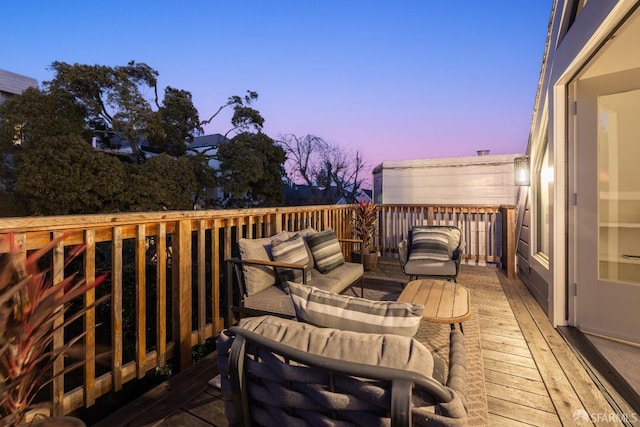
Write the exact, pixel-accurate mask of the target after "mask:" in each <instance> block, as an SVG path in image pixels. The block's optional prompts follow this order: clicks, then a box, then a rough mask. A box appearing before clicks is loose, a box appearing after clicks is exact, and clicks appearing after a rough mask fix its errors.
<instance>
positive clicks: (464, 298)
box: [398, 279, 471, 332]
mask: <svg viewBox="0 0 640 427" xmlns="http://www.w3.org/2000/svg"><path fill="white" fill-rule="evenodd" d="M398 301H400V302H409V303H413V304H422V305H424V313H423V315H422V319H423V320H426V321H427V322H433V323H449V324H450V325H451V329H455V324H456V323H459V324H460V330H461V331H462V322H463V321H465V320H467V319H469V317H471V310H470V305H469V290H468V289H467V288H465V287H464V286H461V285H458V284H456V283H454V282H448V281H444V280H437V279H422V280H413V281H411V282H409V283H407V286H405V288H404V289H403V290H402V293H401V294H400V296H399V297H398ZM463 332H464V331H463Z"/></svg>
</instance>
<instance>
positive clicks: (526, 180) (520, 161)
mask: <svg viewBox="0 0 640 427" xmlns="http://www.w3.org/2000/svg"><path fill="white" fill-rule="evenodd" d="M513 168H514V169H513V171H514V175H513V176H514V181H515V182H514V185H521V186H527V185H529V184H530V176H531V171H530V169H529V156H522V157H516V158H515V159H513Z"/></svg>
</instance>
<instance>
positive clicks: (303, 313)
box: [288, 282, 424, 337]
mask: <svg viewBox="0 0 640 427" xmlns="http://www.w3.org/2000/svg"><path fill="white" fill-rule="evenodd" d="M288 285H289V294H290V296H291V300H292V301H293V307H294V309H295V312H296V317H297V319H298V321H301V322H305V323H310V324H312V325H315V326H319V327H323V328H336V329H340V330H343V331H354V332H366V333H375V334H395V335H403V336H407V337H412V336H414V335H415V334H416V332H418V327H419V326H420V321H421V320H422V313H423V312H424V306H423V305H418V304H410V303H404V302H397V301H372V300H368V299H364V298H358V297H354V296H348V295H339V294H335V293H333V292H327V291H323V290H321V289H318V288H315V287H313V286H308V285H303V284H301V283H294V282H289V283H288Z"/></svg>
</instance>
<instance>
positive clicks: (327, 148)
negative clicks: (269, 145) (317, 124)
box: [278, 134, 365, 204]
mask: <svg viewBox="0 0 640 427" xmlns="http://www.w3.org/2000/svg"><path fill="white" fill-rule="evenodd" d="M278 144H279V145H280V146H282V148H283V149H284V150H285V152H286V155H287V162H286V163H285V168H286V170H287V173H288V177H289V178H290V179H291V180H292V181H293V182H295V183H298V184H306V185H307V186H308V187H309V189H310V191H311V193H312V194H313V200H312V201H311V203H325V204H334V203H336V202H338V201H339V200H341V199H343V200H345V201H346V202H347V203H355V202H356V197H357V196H358V195H359V194H360V193H361V191H362V190H361V187H362V176H361V175H362V172H363V170H364V167H365V163H364V161H363V158H362V154H361V153H360V152H359V151H355V152H352V151H348V150H345V149H343V148H341V147H338V146H337V145H333V144H329V143H328V142H326V141H325V140H324V139H322V138H320V137H318V136H314V135H305V136H303V137H298V136H296V135H292V134H289V135H284V136H282V137H281V139H280V140H279V141H278Z"/></svg>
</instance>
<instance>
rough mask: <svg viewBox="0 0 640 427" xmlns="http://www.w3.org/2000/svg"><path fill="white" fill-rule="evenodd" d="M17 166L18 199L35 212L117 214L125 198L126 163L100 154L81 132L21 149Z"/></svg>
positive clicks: (40, 213)
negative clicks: (83, 137)
mask: <svg viewBox="0 0 640 427" xmlns="http://www.w3.org/2000/svg"><path fill="white" fill-rule="evenodd" d="M14 168H15V171H14V174H15V193H16V198H17V200H20V201H21V202H22V203H24V204H25V205H26V206H27V208H28V211H29V213H30V214H32V215H70V214H86V213H99V212H114V211H118V210H122V205H123V204H124V203H125V201H126V194H127V192H126V190H127V175H126V171H125V166H124V164H123V163H121V162H120V161H119V160H118V159H116V158H114V157H111V156H108V155H105V154H103V153H97V152H96V151H95V150H93V148H92V147H91V146H90V145H89V144H87V143H86V142H85V141H84V140H83V139H82V138H81V137H80V136H78V135H60V136H50V137H45V138H43V139H41V140H39V141H38V142H37V143H32V144H28V145H25V146H23V147H20V148H19V149H18V150H17V151H16V156H15V166H14Z"/></svg>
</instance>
